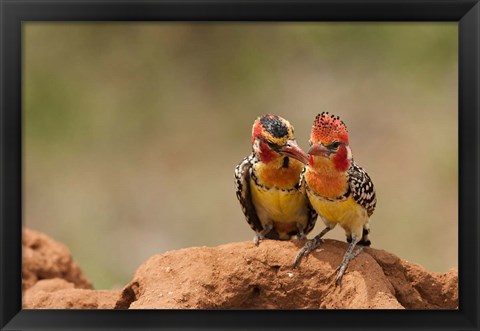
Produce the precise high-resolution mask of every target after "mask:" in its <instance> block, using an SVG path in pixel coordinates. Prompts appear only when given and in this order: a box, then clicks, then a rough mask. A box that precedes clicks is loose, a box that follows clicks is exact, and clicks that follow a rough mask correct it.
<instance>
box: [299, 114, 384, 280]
mask: <svg viewBox="0 0 480 331" xmlns="http://www.w3.org/2000/svg"><path fill="white" fill-rule="evenodd" d="M310 144H311V147H310V149H309V151H308V153H309V162H308V165H307V166H306V167H305V171H304V172H303V173H302V178H301V185H302V186H305V190H306V193H307V196H308V200H309V202H310V204H311V205H312V207H313V208H314V209H315V210H316V211H317V213H318V215H319V216H320V218H321V219H322V221H323V222H324V224H325V226H326V227H325V229H324V230H323V231H321V233H320V234H318V235H317V236H316V237H315V238H313V240H311V241H309V242H307V244H306V245H305V246H304V247H303V248H302V249H301V250H300V251H299V253H298V254H297V256H296V258H295V262H294V265H295V266H297V265H298V264H299V263H300V261H301V259H302V257H303V256H306V255H308V254H309V253H310V252H311V251H312V250H314V249H315V248H316V247H317V246H318V245H319V244H320V243H321V238H322V236H323V235H325V234H326V233H327V232H328V231H330V230H331V229H333V228H334V227H335V226H336V225H337V224H339V225H340V226H341V227H342V228H343V229H344V230H345V235H346V237H347V241H348V242H350V246H349V249H348V250H347V253H346V254H345V256H344V259H343V261H342V263H341V265H340V266H339V272H338V274H337V279H336V281H337V283H338V282H339V281H340V280H341V278H342V276H343V273H344V272H345V269H346V267H347V265H348V263H349V261H350V260H351V259H353V258H354V257H355V256H356V255H357V254H358V253H360V251H361V248H360V249H358V250H357V251H356V252H353V249H354V247H355V245H356V244H360V245H362V248H363V246H369V245H370V240H369V238H368V235H369V233H370V228H369V220H370V216H372V214H373V212H374V210H375V207H376V202H377V199H376V194H375V188H374V186H373V182H372V180H371V178H370V177H369V175H368V174H367V172H366V171H365V170H364V169H363V168H361V167H360V166H359V165H358V164H357V163H356V162H355V161H354V160H353V156H352V150H351V148H350V145H349V137H348V131H347V127H346V125H345V123H344V122H343V121H342V120H341V119H340V118H339V117H338V116H334V115H329V114H328V113H321V114H319V115H317V117H316V118H315V121H314V124H313V127H312V131H311V134H310Z"/></svg>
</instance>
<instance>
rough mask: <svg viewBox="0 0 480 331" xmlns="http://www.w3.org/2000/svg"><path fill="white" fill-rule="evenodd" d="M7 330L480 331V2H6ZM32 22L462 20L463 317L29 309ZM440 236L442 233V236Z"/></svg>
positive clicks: (0, 291)
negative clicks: (24, 120)
mask: <svg viewBox="0 0 480 331" xmlns="http://www.w3.org/2000/svg"><path fill="white" fill-rule="evenodd" d="M0 11H1V62H0V66H1V67H0V72H1V73H2V74H1V83H0V84H1V86H0V104H1V112H0V125H1V136H0V137H1V138H0V145H1V148H0V167H1V168H0V180H1V183H0V184H1V185H0V199H1V200H0V203H1V205H0V213H1V214H0V215H1V220H0V226H1V228H0V234H1V252H0V254H1V269H0V276H1V278H0V314H1V315H0V327H1V329H2V330H36V329H38V330H44V329H45V330H47V329H48V330H52V329H92V330H99V329H124V330H131V329H162V330H166V329H182V330H186V329H232V330H233V329H272V330H290V329H349V328H352V329H402V328H411V329H456V330H459V329H461V330H478V329H479V327H480V318H479V316H480V315H479V314H478V311H479V298H480V287H479V279H480V275H479V266H480V263H479V252H480V249H479V248H480V247H479V238H480V233H479V224H478V223H479V220H480V219H479V201H480V199H479V169H480V164H479V159H480V158H479V140H480V135H479V120H480V79H479V76H480V4H479V2H478V1H474V0H422V1H420V0H404V1H398V0H390V1H386V0H385V1H377V0H373V1H372V0H367V1H362V0H357V1H354V0H337V1H331V0H330V1H322V0H299V1H295V0H259V1H249V0H223V1H222V0H176V1H171V0H164V1H161V0H139V1H135V0H121V1H105V0H103V1H96V0H95V1H94V0H80V1H78V0H63V1H58V0H50V1H47V0H0ZM29 21H312V22H315V21H377V22H378V21H382V22H384V21H456V22H458V24H459V126H460V127H459V137H458V138H459V309H458V310H448V311H442V310H425V311H421V310H414V311H412V310H410V311H396V310H395V311H394V310H298V311H294V310H291V311H288V310H249V311H242V310H222V311H219V310H216V311H205V310H133V311H126V310H22V306H21V225H22V224H21V220H22V190H21V187H22V171H21V164H22V150H21V146H22V141H21V139H22V136H21V129H22V127H21V116H22V115H21V66H22V62H21V49H22V48H21V47H22V34H21V27H22V23H23V22H29ZM439 231H441V229H439Z"/></svg>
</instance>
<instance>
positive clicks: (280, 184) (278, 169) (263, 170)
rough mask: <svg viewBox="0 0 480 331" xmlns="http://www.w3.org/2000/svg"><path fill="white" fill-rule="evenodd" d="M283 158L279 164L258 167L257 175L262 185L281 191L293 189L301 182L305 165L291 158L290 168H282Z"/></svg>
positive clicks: (263, 164)
mask: <svg viewBox="0 0 480 331" xmlns="http://www.w3.org/2000/svg"><path fill="white" fill-rule="evenodd" d="M282 163H283V158H282V159H281V160H280V161H278V162H269V163H261V164H258V165H257V168H256V173H257V177H258V179H259V180H260V181H261V183H262V184H264V185H266V186H268V187H277V188H279V189H291V188H293V187H294V186H295V185H297V184H298V182H299V181H300V173H301V172H302V170H303V164H302V163H301V162H299V161H297V160H295V159H292V158H290V161H289V166H288V167H287V168H284V167H282Z"/></svg>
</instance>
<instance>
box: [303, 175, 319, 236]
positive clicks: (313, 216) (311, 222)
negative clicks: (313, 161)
mask: <svg viewBox="0 0 480 331" xmlns="http://www.w3.org/2000/svg"><path fill="white" fill-rule="evenodd" d="M306 169H307V168H306V167H304V168H303V170H302V173H301V174H300V183H299V186H300V192H302V194H303V195H304V196H305V197H307V192H306V186H305V170H306ZM305 200H306V202H307V208H308V213H309V215H308V222H307V225H306V226H305V229H303V232H304V233H305V234H307V233H310V231H312V230H313V228H314V227H315V223H316V222H317V217H318V214H317V211H316V210H315V209H314V208H313V207H312V205H311V203H310V200H309V199H308V198H306V199H305Z"/></svg>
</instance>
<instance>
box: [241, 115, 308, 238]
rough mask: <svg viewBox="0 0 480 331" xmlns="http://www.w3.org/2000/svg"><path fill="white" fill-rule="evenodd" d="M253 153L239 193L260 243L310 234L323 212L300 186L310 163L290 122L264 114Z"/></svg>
mask: <svg viewBox="0 0 480 331" xmlns="http://www.w3.org/2000/svg"><path fill="white" fill-rule="evenodd" d="M252 149H253V152H252V154H251V155H249V156H248V157H246V158H244V159H243V160H242V162H240V163H239V164H238V165H237V166H236V168H235V186H236V195H237V198H238V200H239V202H240V205H241V207H242V212H243V214H244V215H245V219H246V220H247V222H248V224H249V225H250V227H251V228H252V229H253V230H254V231H255V238H254V242H255V244H257V245H258V242H259V240H260V239H263V238H268V239H278V240H288V239H290V238H291V237H292V236H294V235H295V236H298V237H304V236H305V235H306V234H307V233H309V232H310V231H311V230H312V229H313V226H314V225H315V221H316V218H317V214H316V212H315V210H314V209H313V208H311V206H310V205H309V203H308V200H307V198H306V195H305V192H304V191H301V190H300V185H299V181H300V173H301V171H302V170H303V168H304V163H305V162H307V160H308V159H307V156H306V154H305V153H304V152H303V151H302V150H301V149H300V148H299V147H298V145H297V144H296V142H295V139H294V135H293V127H292V126H291V125H290V123H289V122H288V121H287V120H285V119H283V118H281V117H279V116H276V115H265V116H262V117H260V118H258V119H257V120H256V121H255V123H254V125H253V128H252Z"/></svg>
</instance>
